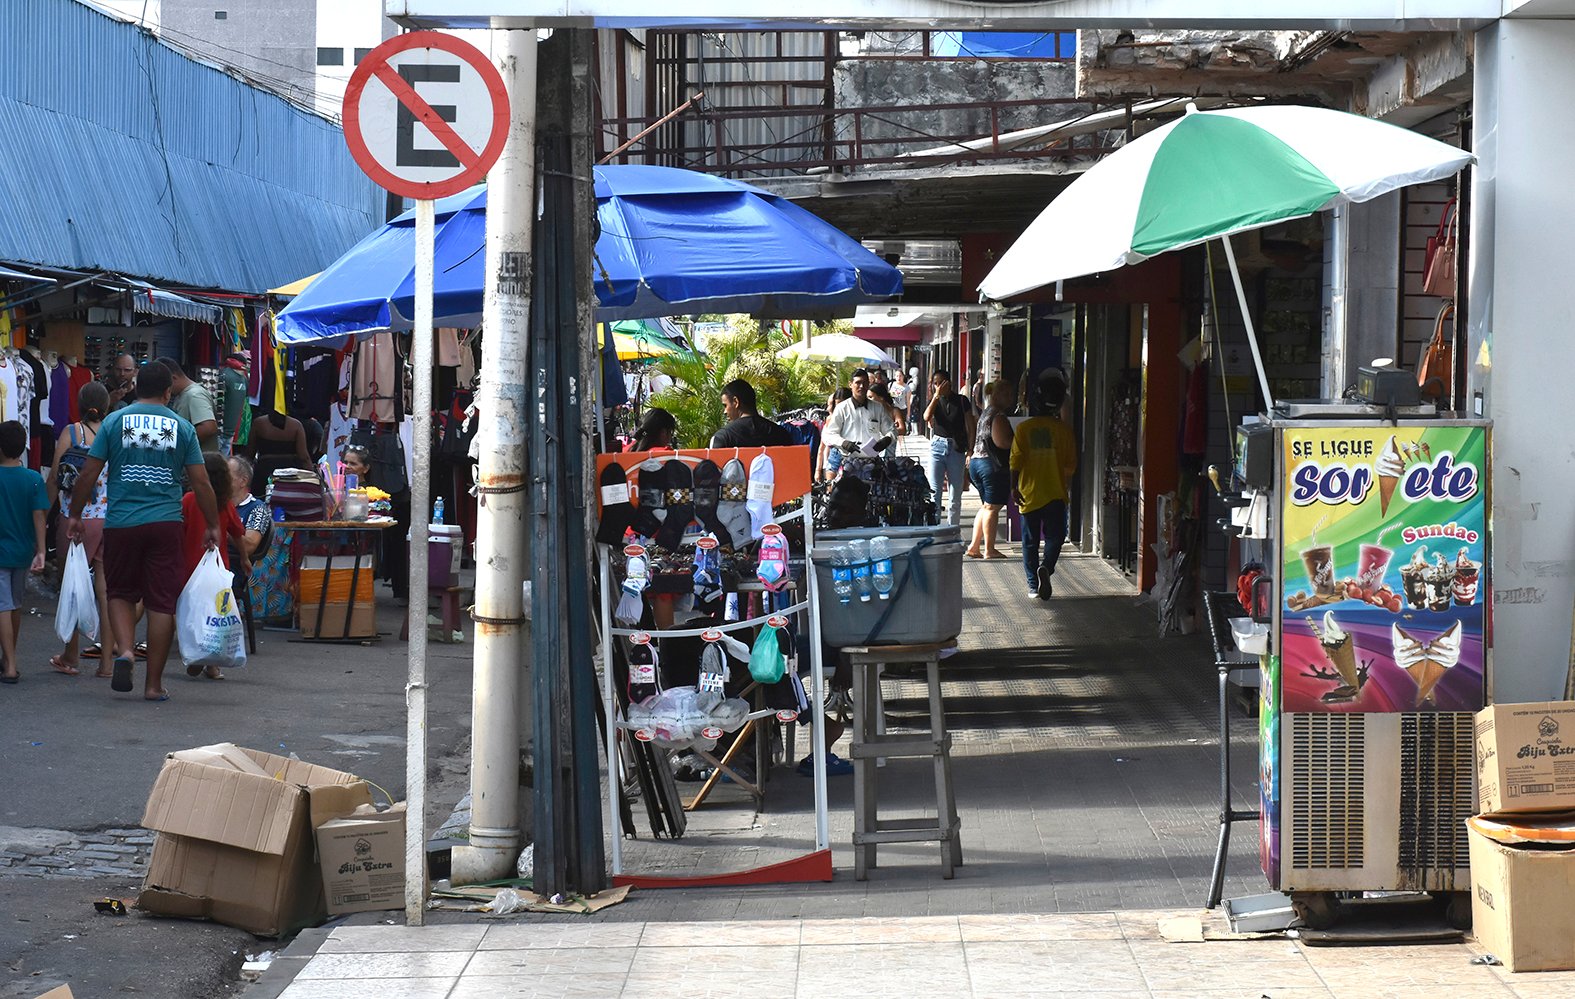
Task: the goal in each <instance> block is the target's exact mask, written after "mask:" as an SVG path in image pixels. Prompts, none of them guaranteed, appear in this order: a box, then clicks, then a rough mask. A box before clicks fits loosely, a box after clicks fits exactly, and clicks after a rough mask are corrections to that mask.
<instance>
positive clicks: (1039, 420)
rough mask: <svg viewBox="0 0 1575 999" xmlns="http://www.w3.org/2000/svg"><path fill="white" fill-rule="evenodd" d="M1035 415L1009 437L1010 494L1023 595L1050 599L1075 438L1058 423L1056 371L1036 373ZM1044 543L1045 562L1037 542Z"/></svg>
mask: <svg viewBox="0 0 1575 999" xmlns="http://www.w3.org/2000/svg"><path fill="white" fill-rule="evenodd" d="M1038 389H1039V391H1038V393H1037V395H1038V399H1037V400H1036V403H1035V406H1034V415H1033V416H1032V417H1030V418H1029V419H1027V420H1024V421H1023V422H1022V423H1020V424H1018V426H1017V430H1016V431H1015V432H1014V433H1013V435H1012V456H1011V465H1012V479H1013V483H1014V486H1013V495H1014V498H1015V499H1016V501H1017V509H1018V510H1019V511H1020V512H1021V514H1022V518H1023V569H1024V571H1026V572H1027V574H1028V594H1029V596H1037V597H1038V598H1039V599H1040V600H1049V599H1050V594H1051V592H1052V587H1051V585H1050V577H1051V576H1053V575H1055V563H1056V559H1057V558H1058V557H1059V556H1060V554H1061V544H1062V543H1063V542H1064V541H1066V503H1067V483H1068V482H1070V481H1071V479H1072V476H1073V474H1075V473H1076V472H1077V438H1076V437H1074V436H1073V435H1072V428H1071V427H1069V426H1067V425H1066V423H1065V422H1063V421H1062V419H1061V404H1062V403H1063V402H1065V401H1066V378H1065V376H1064V375H1062V374H1061V372H1060V371H1058V370H1056V369H1055V368H1050V369H1047V370H1045V371H1043V372H1041V373H1040V375H1039V383H1038ZM1041 539H1042V540H1043V541H1044V544H1045V552H1044V560H1043V561H1040V558H1039V542H1040V540H1041Z"/></svg>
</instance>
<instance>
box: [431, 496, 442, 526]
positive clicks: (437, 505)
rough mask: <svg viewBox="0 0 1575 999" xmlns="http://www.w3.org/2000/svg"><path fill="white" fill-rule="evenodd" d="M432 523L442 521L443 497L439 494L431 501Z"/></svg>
mask: <svg viewBox="0 0 1575 999" xmlns="http://www.w3.org/2000/svg"><path fill="white" fill-rule="evenodd" d="M432 523H434V524H441V523H443V497H441V496H439V497H438V498H437V499H435V500H433V501H432Z"/></svg>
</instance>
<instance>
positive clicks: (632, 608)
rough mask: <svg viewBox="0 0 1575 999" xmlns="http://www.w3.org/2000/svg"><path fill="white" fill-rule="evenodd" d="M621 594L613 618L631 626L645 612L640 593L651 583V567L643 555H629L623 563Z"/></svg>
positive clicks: (637, 622) (626, 625)
mask: <svg viewBox="0 0 1575 999" xmlns="http://www.w3.org/2000/svg"><path fill="white" fill-rule="evenodd" d="M624 573H625V575H624V580H623V595H622V596H621V597H619V598H618V606H617V607H616V608H615V609H614V610H613V620H615V621H617V622H618V623H619V624H622V625H624V626H625V627H631V628H632V627H633V626H635V625H636V624H639V623H640V617H641V615H642V614H643V613H644V612H645V602H644V601H643V600H642V599H641V595H642V594H644V593H645V588H646V587H647V586H650V585H651V568H650V564H649V563H648V562H647V561H646V558H645V555H644V554H643V551H642V554H639V555H630V556H629V558H628V560H627V561H626V562H625V564H624Z"/></svg>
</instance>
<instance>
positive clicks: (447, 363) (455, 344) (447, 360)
mask: <svg viewBox="0 0 1575 999" xmlns="http://www.w3.org/2000/svg"><path fill="white" fill-rule="evenodd" d="M459 350H460V348H459V330H457V329H454V328H453V327H449V326H440V327H439V328H438V330H437V363H438V367H440V368H455V367H458V366H459V356H460V354H459Z"/></svg>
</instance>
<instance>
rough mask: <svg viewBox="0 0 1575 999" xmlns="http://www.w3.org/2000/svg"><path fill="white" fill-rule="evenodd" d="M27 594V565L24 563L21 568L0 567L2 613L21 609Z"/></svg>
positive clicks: (0, 603) (0, 611)
mask: <svg viewBox="0 0 1575 999" xmlns="http://www.w3.org/2000/svg"><path fill="white" fill-rule="evenodd" d="M25 596H27V566H25V565H24V566H22V567H21V568H19V569H13V568H11V567H9V566H6V567H3V568H0V614H3V613H5V612H6V611H14V610H17V609H19V608H20V607H21V606H22V598H23V597H25Z"/></svg>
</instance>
